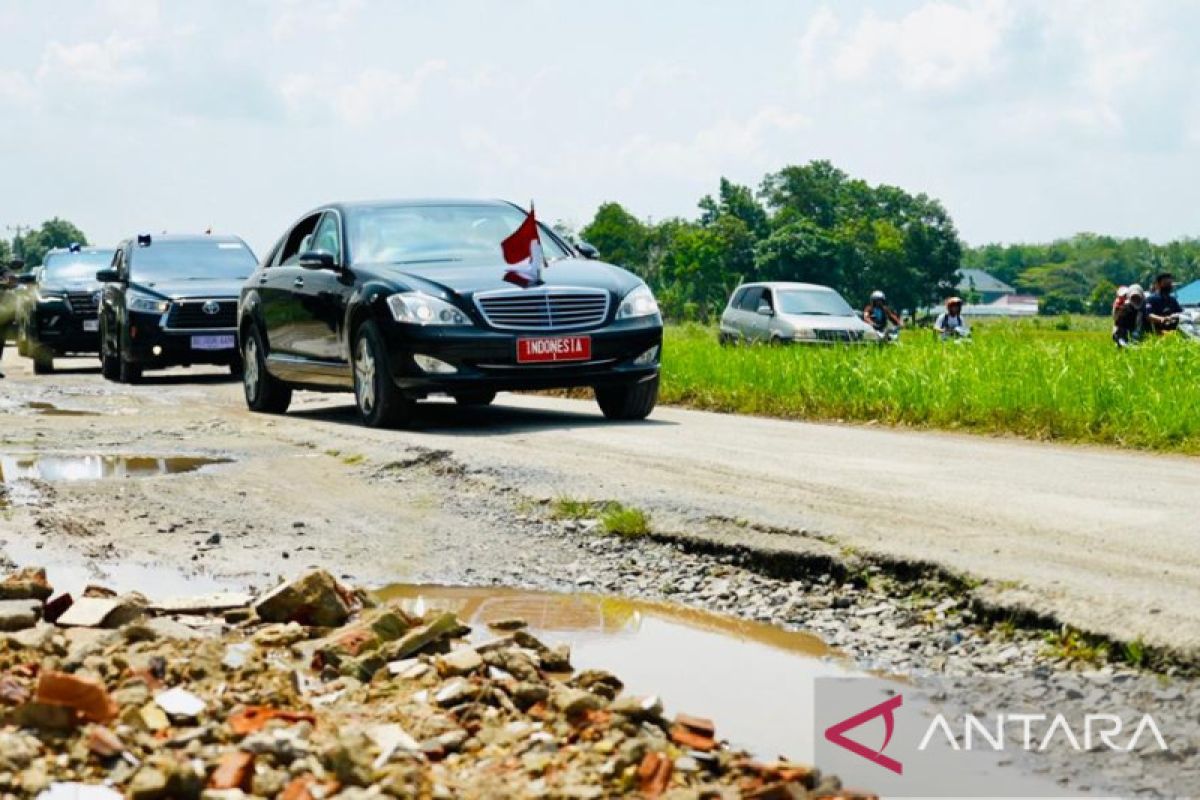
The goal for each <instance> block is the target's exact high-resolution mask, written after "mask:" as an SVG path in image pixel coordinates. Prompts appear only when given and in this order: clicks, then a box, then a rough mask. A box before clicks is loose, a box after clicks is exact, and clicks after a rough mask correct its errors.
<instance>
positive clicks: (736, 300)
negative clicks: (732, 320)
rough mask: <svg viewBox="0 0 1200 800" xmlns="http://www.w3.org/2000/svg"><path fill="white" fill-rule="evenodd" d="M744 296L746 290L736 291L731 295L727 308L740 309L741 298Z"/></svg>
mask: <svg viewBox="0 0 1200 800" xmlns="http://www.w3.org/2000/svg"><path fill="white" fill-rule="evenodd" d="M745 296H746V290H745V289H738V290H737V291H736V292H734V293H733V299H732V300H730V301H729V307H730V308H741V307H742V298H744V297H745Z"/></svg>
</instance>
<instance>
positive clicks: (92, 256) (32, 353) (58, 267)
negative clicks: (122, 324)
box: [16, 245, 113, 375]
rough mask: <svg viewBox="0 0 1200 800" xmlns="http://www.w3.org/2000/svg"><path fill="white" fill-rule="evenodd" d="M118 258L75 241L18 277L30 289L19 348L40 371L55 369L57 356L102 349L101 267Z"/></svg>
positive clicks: (21, 312)
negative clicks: (98, 271) (99, 307)
mask: <svg viewBox="0 0 1200 800" xmlns="http://www.w3.org/2000/svg"><path fill="white" fill-rule="evenodd" d="M112 257H113V251H112V248H105V247H80V246H79V245H71V247H70V248H67V249H57V250H51V251H50V252H48V253H46V256H45V258H44V259H43V260H42V265H41V266H40V267H38V268H37V269H35V270H33V271H32V272H26V273H22V274H21V275H20V276H19V277H18V280H19V281H20V282H21V283H22V284H26V289H25V291H24V292H23V293H22V295H21V302H20V303H19V304H18V306H17V311H16V327H17V350H18V352H20V354H21V355H23V356H28V357H29V358H32V359H33V371H34V372H35V373H37V374H38V375H45V374H46V373H49V372H52V371H53V370H54V359H55V357H56V356H66V355H79V354H92V353H98V352H99V351H100V334H99V330H100V328H99V319H98V317H97V314H96V310H97V308H98V306H99V301H100V283H99V281H97V280H96V270H98V269H103V268H104V266H105V265H106V264H108V263H109V262H110V261H112Z"/></svg>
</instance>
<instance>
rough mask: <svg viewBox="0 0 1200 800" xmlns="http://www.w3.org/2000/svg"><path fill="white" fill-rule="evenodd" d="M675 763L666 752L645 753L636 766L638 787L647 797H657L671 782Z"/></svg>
mask: <svg viewBox="0 0 1200 800" xmlns="http://www.w3.org/2000/svg"><path fill="white" fill-rule="evenodd" d="M674 771H675V765H674V764H673V763H672V762H671V759H670V758H668V757H667V754H666V753H646V756H645V758H643V759H642V763H641V765H639V766H638V771H637V779H638V787H639V788H640V789H641V791H642V794H644V795H646V796H647V797H658V796H659V795H660V794H662V793H663V792H665V791H666V790H667V786H669V785H670V783H671V773H672V772H674Z"/></svg>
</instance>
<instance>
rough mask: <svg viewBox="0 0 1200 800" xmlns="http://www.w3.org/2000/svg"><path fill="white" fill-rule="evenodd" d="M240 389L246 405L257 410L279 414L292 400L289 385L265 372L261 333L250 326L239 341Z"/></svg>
mask: <svg viewBox="0 0 1200 800" xmlns="http://www.w3.org/2000/svg"><path fill="white" fill-rule="evenodd" d="M241 365H242V389H244V390H245V393H246V405H247V406H249V408H250V410H251V411H257V412H259V413H260V414H282V413H283V412H285V411H287V409H288V406H289V405H291V403H292V387H290V386H288V385H287V384H285V383H283V382H282V381H280V380H279V379H278V378H276V377H275V376H274V375H272V374H271V373H269V372H267V357H266V351H265V349H264V348H263V343H262V335H261V334H260V333H259V332H258V329H257V328H251V329H250V332H249V333H248V334H247V335H246V341H245V342H244V343H243V344H242V358H241Z"/></svg>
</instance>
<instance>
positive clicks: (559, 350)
mask: <svg viewBox="0 0 1200 800" xmlns="http://www.w3.org/2000/svg"><path fill="white" fill-rule="evenodd" d="M591 357H592V337H590V336H546V337H541V338H537V339H517V363H518V364H539V363H546V362H550V361H588V360H590V359H591Z"/></svg>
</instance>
